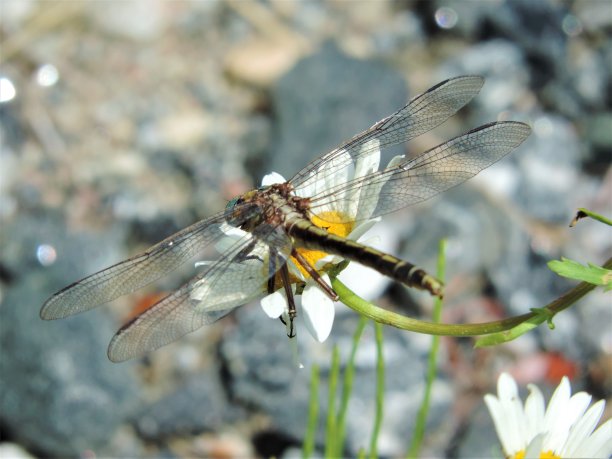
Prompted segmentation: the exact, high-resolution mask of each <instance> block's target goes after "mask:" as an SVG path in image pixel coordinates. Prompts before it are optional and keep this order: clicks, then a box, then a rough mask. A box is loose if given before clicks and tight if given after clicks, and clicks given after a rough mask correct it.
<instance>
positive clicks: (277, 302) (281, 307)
mask: <svg viewBox="0 0 612 459" xmlns="http://www.w3.org/2000/svg"><path fill="white" fill-rule="evenodd" d="M261 307H262V309H263V310H264V312H265V313H266V314H267V316H268V317H269V318H270V319H278V318H279V317H280V316H281V314H283V313H284V312H285V311H286V310H287V298H286V297H285V295H284V294H283V293H281V291H280V290H277V291H276V292H274V293H270V294H269V295H268V296H265V297H263V298H262V299H261Z"/></svg>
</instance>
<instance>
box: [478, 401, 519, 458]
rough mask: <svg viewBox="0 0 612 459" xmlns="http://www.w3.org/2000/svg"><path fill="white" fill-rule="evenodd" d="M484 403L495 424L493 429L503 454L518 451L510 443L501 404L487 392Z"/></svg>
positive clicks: (507, 454)
mask: <svg viewBox="0 0 612 459" xmlns="http://www.w3.org/2000/svg"><path fill="white" fill-rule="evenodd" d="M484 401H485V404H486V405H487V408H488V409H489V413H490V414H491V418H493V425H494V426H495V431H496V432H497V438H499V442H500V443H501V445H502V449H503V450H504V454H505V455H506V456H510V455H513V454H514V453H516V452H517V451H518V449H516V445H513V444H512V441H511V439H510V437H509V436H508V431H509V430H508V429H509V426H508V419H507V418H506V415H505V413H504V410H503V409H502V405H501V403H500V402H499V400H498V399H497V397H495V396H494V395H491V394H487V395H485V396H484Z"/></svg>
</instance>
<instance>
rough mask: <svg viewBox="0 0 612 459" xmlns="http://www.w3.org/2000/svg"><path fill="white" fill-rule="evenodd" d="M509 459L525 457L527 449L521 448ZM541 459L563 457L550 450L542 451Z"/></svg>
mask: <svg viewBox="0 0 612 459" xmlns="http://www.w3.org/2000/svg"><path fill="white" fill-rule="evenodd" d="M509 459H525V450H524V449H522V450H520V451H519V452H517V453H516V454H514V455H512V456H510V458H509ZM540 459H561V456H557V455H556V454H555V453H553V452H552V451H550V450H549V451H542V452H541V453H540Z"/></svg>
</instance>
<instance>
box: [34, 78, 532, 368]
mask: <svg viewBox="0 0 612 459" xmlns="http://www.w3.org/2000/svg"><path fill="white" fill-rule="evenodd" d="M483 84H484V78H482V77H480V76H472V75H468V76H460V77H456V78H451V79H447V80H445V81H442V82H441V83H439V84H437V85H435V86H433V87H432V88H430V89H429V90H427V91H426V92H424V93H422V94H420V95H418V96H416V97H414V98H413V99H412V100H410V101H409V102H408V103H407V104H406V105H405V106H404V107H402V108H401V109H399V110H398V111H397V112H395V113H393V114H392V115H390V116H388V117H386V118H384V119H382V120H380V121H378V122H377V123H375V124H374V125H373V126H372V127H370V128H369V129H366V130H365V131H363V132H361V133H360V134H357V135H356V136H354V137H353V138H352V139H350V140H348V141H347V142H345V143H343V144H342V145H341V146H339V147H337V148H335V149H334V150H332V151H330V152H328V153H326V154H324V155H323V156H321V157H319V158H318V159H315V160H314V161H312V162H311V163H310V164H309V165H307V166H306V167H304V168H303V169H302V170H301V171H299V172H298V173H297V174H296V175H295V176H294V177H293V178H292V179H290V180H288V181H281V182H279V183H270V184H267V185H265V186H262V187H260V188H258V189H256V190H252V191H249V192H247V193H245V194H242V195H241V196H239V197H237V198H235V199H233V200H231V201H230V202H229V203H228V204H227V206H226V207H225V209H224V210H223V211H221V212H219V213H217V214H215V215H213V216H211V217H209V218H206V219H204V220H201V221H199V222H197V223H195V224H193V225H191V226H189V227H187V228H185V229H183V230H182V231H179V232H177V233H176V234H173V235H171V236H170V237H168V238H166V239H164V240H163V241H161V242H159V243H157V244H155V245H154V246H152V247H151V248H149V249H148V250H146V251H144V252H143V253H140V254H138V255H136V256H133V257H131V258H129V259H127V260H125V261H122V262H120V263H117V264H115V265H112V266H110V267H108V268H106V269H103V270H101V271H99V272H97V273H95V274H92V275H90V276H88V277H85V278H83V279H81V280H79V281H77V282H74V283H73V284H71V285H68V286H67V287H65V288H64V289H62V290H60V291H58V292H57V293H55V294H54V295H53V296H51V297H50V298H49V299H48V300H47V301H46V302H45V303H44V305H43V307H42V309H41V312H40V315H41V318H42V319H45V320H50V319H59V318H64V317H67V316H71V315H73V314H77V313H81V312H84V311H87V310H89V309H92V308H94V307H95V306H98V305H100V304H103V303H107V302H109V301H112V300H114V299H116V298H118V297H120V296H122V295H125V294H128V293H132V292H134V291H136V290H138V289H140V288H142V287H144V286H145V285H147V284H149V283H151V282H153V281H155V280H157V279H159V278H161V277H162V276H164V275H167V274H169V273H170V272H171V271H173V270H175V269H176V268H178V267H179V266H180V265H182V264H183V263H185V262H186V261H188V260H191V259H193V258H195V256H196V255H198V254H202V253H204V252H205V250H208V249H210V247H217V248H218V250H219V252H220V253H219V255H218V257H216V259H213V260H209V261H203V262H200V263H196V266H197V273H196V274H195V276H194V277H192V278H191V280H189V281H188V282H186V283H185V284H184V285H182V286H181V287H180V288H178V289H177V290H175V291H173V292H172V293H170V294H169V295H168V296H166V297H165V298H163V299H161V300H160V301H158V302H157V303H156V304H154V305H153V306H151V307H150V308H148V309H146V310H145V311H144V312H142V313H141V314H140V315H138V316H137V317H135V318H134V319H132V320H131V321H130V322H129V323H127V324H126V325H124V326H123V327H121V329H120V330H119V331H118V332H117V333H116V334H115V336H114V337H113V338H112V340H111V342H110V344H109V348H108V357H109V359H110V360H111V361H113V362H120V361H124V360H127V359H130V358H133V357H137V356H141V355H143V354H145V353H147V352H149V351H152V350H155V349H157V348H159V347H161V346H164V345H166V344H168V343H170V342H173V341H175V340H177V339H178V338H180V337H182V336H183V335H185V334H187V333H190V332H193V331H195V330H197V329H198V328H200V327H202V326H204V325H208V324H212V323H213V322H215V321H217V320H219V319H220V318H222V317H224V316H225V315H227V314H228V313H229V312H231V311H232V310H234V309H235V308H237V307H238V306H242V305H243V304H246V303H248V302H249V301H252V300H254V299H257V298H260V297H262V296H265V295H266V294H268V295H269V294H273V293H275V292H283V294H284V295H285V296H286V300H287V304H288V313H287V314H286V316H285V317H286V318H288V321H289V324H287V323H286V325H287V326H288V329H289V330H290V332H289V334H290V336H292V335H293V320H294V318H295V317H296V314H297V313H296V306H295V299H294V295H295V294H296V293H299V292H298V291H297V290H296V291H294V288H293V287H294V286H296V285H298V284H301V285H302V286H303V281H304V279H308V280H309V281H312V282H314V283H315V284H316V286H317V288H319V289H321V291H323V292H324V293H325V295H327V296H328V297H329V298H331V299H332V300H334V301H336V300H338V296H337V295H336V293H335V292H334V290H333V288H332V287H331V285H330V284H329V282H328V281H327V280H326V279H325V277H324V273H325V270H326V269H327V268H329V264H327V265H325V266H321V262H322V261H325V259H326V258H325V257H326V256H335V257H340V258H342V259H345V260H348V261H354V262H357V263H360V264H362V265H364V266H367V267H370V268H373V269H375V270H377V271H378V272H380V273H382V274H383V275H386V276H388V277H390V278H391V279H393V280H395V281H397V282H400V283H402V284H404V285H406V286H409V287H415V288H417V289H421V290H425V291H427V292H429V293H430V294H432V295H435V296H439V297H441V296H442V295H443V285H442V282H440V281H439V280H437V279H436V278H435V277H433V276H431V275H429V274H428V273H427V272H426V271H425V270H423V269H421V268H419V267H418V266H415V265H414V264H412V263H409V262H407V261H403V260H400V259H399V258H397V257H395V256H393V255H390V254H388V253H383V252H381V251H379V250H376V249H374V248H371V247H368V246H366V245H363V244H361V243H359V242H357V241H355V240H351V239H349V238H348V237H347V235H348V234H349V233H350V229H352V228H354V227H355V225H357V224H359V223H360V222H363V221H365V220H371V219H375V218H378V217H380V216H381V215H384V214H388V213H390V212H393V211H396V210H398V209H401V208H403V207H406V206H409V205H413V204H415V203H418V202H421V201H424V200H426V199H429V198H431V197H432V196H434V195H436V194H438V193H440V192H442V191H445V190H448V189H450V188H452V187H454V186H457V185H459V184H461V183H462V182H464V181H465V180H467V179H469V178H471V177H473V176H474V175H476V174H477V173H478V172H480V171H481V170H483V169H485V168H486V167H488V166H490V165H491V164H493V163H495V162H496V161H498V160H500V159H501V158H502V157H504V156H505V155H506V154H508V153H509V152H510V151H512V150H514V149H515V148H516V147H518V146H519V145H520V144H521V143H522V142H523V141H524V140H525V139H526V138H527V136H528V135H529V133H530V131H531V129H530V127H529V126H528V125H526V124H524V123H521V122H516V121H501V122H492V123H488V124H485V125H483V126H480V127H477V128H475V129H473V130H471V131H469V132H466V133H464V134H462V135H459V136H457V137H455V138H452V139H450V140H448V141H446V142H444V143H442V144H440V145H438V146H436V147H434V148H431V149H429V150H427V151H425V152H424V153H422V154H420V155H417V156H416V157H413V158H410V157H406V156H397V157H395V158H393V159H392V160H391V161H390V162H389V164H388V165H387V166H386V167H384V168H380V169H379V165H378V161H379V160H380V152H381V151H382V150H383V149H386V148H389V147H391V146H394V145H398V144H403V143H405V142H407V141H409V140H411V139H413V138H415V137H417V136H419V135H421V134H423V133H425V132H427V131H430V130H431V129H433V128H435V127H437V126H438V125H440V124H442V123H443V122H444V121H446V120H447V119H448V118H450V117H451V116H453V115H454V114H455V113H456V112H457V111H458V110H460V109H461V108H462V107H464V106H465V105H466V104H467V103H468V102H469V101H470V100H471V99H472V98H474V97H475V96H476V95H477V94H478V92H479V91H480V89H481V87H482V86H483ZM296 268H297V270H296ZM296 272H297V273H298V274H296ZM300 274H301V276H300ZM298 286H299V285H298ZM281 319H283V318H282V317H281Z"/></svg>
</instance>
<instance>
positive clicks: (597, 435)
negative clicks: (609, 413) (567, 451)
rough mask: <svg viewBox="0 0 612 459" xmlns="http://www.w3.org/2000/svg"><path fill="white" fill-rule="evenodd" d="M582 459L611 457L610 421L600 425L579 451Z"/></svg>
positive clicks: (611, 429)
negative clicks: (586, 458) (584, 458)
mask: <svg viewBox="0 0 612 459" xmlns="http://www.w3.org/2000/svg"><path fill="white" fill-rule="evenodd" d="M580 453H581V455H582V457H595V458H602V459H609V458H610V456H611V455H612V419H608V420H607V421H606V422H604V423H603V424H602V425H600V426H599V427H598V428H597V430H596V431H595V432H593V435H591V436H590V437H589V439H588V441H587V442H586V444H585V445H583V447H582V448H581V450H580Z"/></svg>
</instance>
